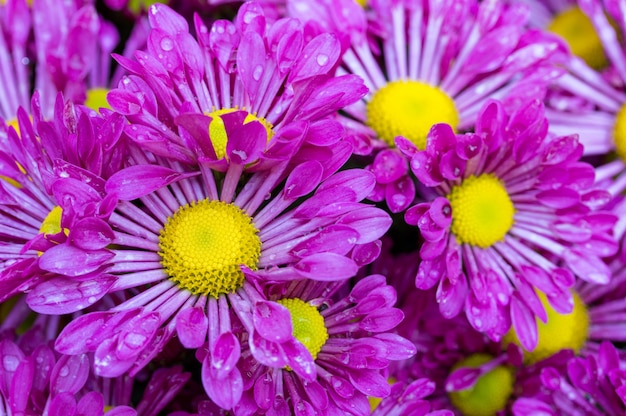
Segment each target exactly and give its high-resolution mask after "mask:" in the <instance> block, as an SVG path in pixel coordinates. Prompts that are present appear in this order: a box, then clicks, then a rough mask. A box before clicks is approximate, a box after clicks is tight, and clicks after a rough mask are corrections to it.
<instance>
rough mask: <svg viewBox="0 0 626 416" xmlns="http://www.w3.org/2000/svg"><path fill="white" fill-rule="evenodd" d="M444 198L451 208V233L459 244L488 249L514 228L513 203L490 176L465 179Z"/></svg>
mask: <svg viewBox="0 0 626 416" xmlns="http://www.w3.org/2000/svg"><path fill="white" fill-rule="evenodd" d="M447 198H448V200H449V201H450V206H451V207H452V225H451V227H450V230H451V231H452V234H454V236H455V237H456V239H457V241H458V242H459V244H470V245H473V246H478V247H481V248H487V247H490V246H492V245H493V244H495V243H496V242H498V241H500V240H502V239H503V238H504V236H505V235H506V233H507V232H508V231H509V230H510V229H511V227H512V226H513V216H514V215H515V208H514V207H513V202H512V201H511V198H510V197H509V194H508V193H507V191H506V189H505V188H504V185H503V184H502V183H501V182H500V180H499V179H498V178H496V177H495V176H493V175H491V174H482V175H480V176H470V177H468V178H466V179H464V180H463V183H462V184H461V185H458V186H455V187H453V188H452V190H451V191H450V194H448V197H447Z"/></svg>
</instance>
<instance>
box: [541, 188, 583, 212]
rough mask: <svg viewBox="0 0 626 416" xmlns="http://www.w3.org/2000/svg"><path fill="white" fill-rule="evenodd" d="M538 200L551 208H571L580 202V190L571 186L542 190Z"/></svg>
mask: <svg viewBox="0 0 626 416" xmlns="http://www.w3.org/2000/svg"><path fill="white" fill-rule="evenodd" d="M537 200H538V201H539V202H541V203H542V204H543V205H545V206H547V207H550V208H557V209H561V208H569V207H572V206H574V205H576V204H578V203H579V202H580V196H579V194H578V192H576V191H574V190H573V189H569V188H561V189H554V190H548V191H541V192H539V193H538V194H537Z"/></svg>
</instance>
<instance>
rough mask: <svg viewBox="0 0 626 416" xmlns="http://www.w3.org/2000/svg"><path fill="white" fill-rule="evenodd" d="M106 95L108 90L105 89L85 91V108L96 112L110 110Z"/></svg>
mask: <svg viewBox="0 0 626 416" xmlns="http://www.w3.org/2000/svg"><path fill="white" fill-rule="evenodd" d="M108 93H109V90H108V89H107V88H92V89H90V90H87V98H86V99H85V106H87V107H89V108H91V109H92V110H96V111H99V110H100V109H101V108H108V109H109V110H110V109H111V106H110V105H109V102H108V101H107V94H108Z"/></svg>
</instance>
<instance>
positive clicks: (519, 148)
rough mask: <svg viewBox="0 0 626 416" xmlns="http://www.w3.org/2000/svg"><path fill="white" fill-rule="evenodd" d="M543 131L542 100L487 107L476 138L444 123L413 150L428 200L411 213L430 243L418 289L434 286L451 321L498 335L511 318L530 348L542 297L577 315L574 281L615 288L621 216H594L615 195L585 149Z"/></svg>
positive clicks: (410, 217) (413, 162)
mask: <svg viewBox="0 0 626 416" xmlns="http://www.w3.org/2000/svg"><path fill="white" fill-rule="evenodd" d="M546 131H547V122H546V120H545V118H544V116H543V106H542V105H541V103H539V102H537V101H535V102H532V103H529V104H528V105H526V106H524V107H521V108H520V109H519V110H517V111H516V112H514V113H513V114H511V115H510V116H509V115H507V114H506V113H505V112H504V109H503V108H502V105H501V104H500V103H498V102H490V103H488V104H487V105H486V106H485V107H484V108H483V110H482V111H481V113H480V114H479V116H478V121H477V126H476V134H466V135H454V134H453V132H452V129H451V128H450V127H449V126H447V125H437V126H435V127H434V128H433V129H432V130H431V132H430V135H429V140H428V144H427V146H426V149H425V150H411V147H410V146H408V147H407V148H408V149H409V151H408V153H409V154H412V159H411V168H412V170H413V172H414V173H415V175H416V177H417V179H418V181H419V182H420V183H421V184H422V186H423V187H424V192H423V195H424V198H425V200H426V202H423V203H419V204H417V205H415V206H413V207H411V208H410V209H409V210H408V211H407V213H406V215H405V219H406V221H407V223H409V224H413V225H416V226H417V227H419V229H420V231H421V234H422V237H423V238H424V240H425V242H424V244H423V246H422V248H421V249H420V255H421V257H422V262H421V264H420V267H419V270H418V272H417V276H416V285H417V287H418V288H421V289H428V288H430V287H433V286H435V285H437V299H438V301H439V303H440V308H441V311H442V313H443V315H444V316H446V317H453V316H455V315H456V314H458V313H459V312H461V311H465V314H466V315H467V317H468V319H469V321H470V323H471V324H472V325H473V326H474V327H475V328H476V329H477V330H479V331H482V332H485V333H487V334H488V335H489V336H490V337H491V338H492V339H494V340H499V339H500V338H501V337H502V335H504V334H505V333H506V332H507V331H508V329H509V327H510V325H511V322H512V324H513V327H514V328H515V331H516V332H517V334H518V336H519V337H520V340H521V344H522V345H523V346H524V347H525V348H526V349H527V350H532V349H534V347H535V346H536V344H537V327H536V323H535V319H534V317H535V316H538V317H539V318H540V319H541V320H542V321H545V320H546V319H547V316H546V312H545V310H544V308H543V306H542V304H541V301H540V300H539V297H538V296H539V295H538V291H539V292H543V293H544V294H545V296H546V297H547V299H548V301H549V303H550V304H551V305H552V307H554V308H555V310H556V311H558V312H559V313H569V312H571V311H572V309H573V308H574V299H573V295H572V293H571V292H570V288H571V287H572V286H573V285H574V283H575V281H576V280H575V276H577V277H578V278H580V279H582V280H584V281H589V282H595V283H598V284H606V283H608V282H609V280H610V277H611V271H610V269H609V268H608V266H607V265H606V264H605V263H604V262H603V261H602V260H601V258H602V257H608V256H611V255H613V254H615V252H616V251H617V245H616V243H615V241H614V240H613V238H612V236H611V235H610V230H611V227H612V226H613V224H614V221H615V217H614V216H613V215H611V214H610V213H608V212H603V211H598V209H597V208H598V206H600V205H602V204H604V203H605V202H606V201H607V200H608V194H607V193H606V192H604V191H601V190H597V189H593V188H592V185H593V184H594V170H593V168H592V167H591V166H590V165H588V164H585V163H582V162H579V161H578V159H579V157H580V155H581V153H582V148H581V146H580V144H579V143H578V142H577V140H576V138H575V137H572V136H569V137H552V136H546ZM400 143H404V144H406V141H400ZM595 241H598V242H599V244H597V245H596V244H595Z"/></svg>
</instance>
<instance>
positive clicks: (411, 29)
mask: <svg viewBox="0 0 626 416" xmlns="http://www.w3.org/2000/svg"><path fill="white" fill-rule="evenodd" d="M369 7H370V10H369V11H368V13H371V15H368V17H367V19H366V14H365V11H364V10H363V8H362V7H361V6H359V5H358V4H357V3H356V2H355V1H353V0H343V1H340V2H308V1H305V0H291V1H289V2H288V8H289V12H290V14H291V15H295V16H297V17H300V18H301V19H303V20H310V21H309V23H308V24H309V26H314V27H318V28H319V30H332V31H336V32H338V33H340V34H343V40H344V42H345V43H346V51H345V53H344V54H343V56H342V61H341V67H340V69H339V71H338V73H339V74H342V73H349V74H356V75H359V76H360V77H362V78H363V79H364V81H365V85H366V86H367V87H368V88H369V93H368V94H367V95H366V96H365V97H364V98H363V99H362V100H361V101H359V102H358V103H356V104H355V105H353V106H350V107H347V108H346V109H345V112H346V113H347V114H348V116H347V117H345V118H344V120H343V121H344V123H345V124H346V125H347V126H349V127H350V128H351V129H352V130H353V131H354V132H355V134H354V135H355V137H356V138H359V139H360V140H359V139H357V141H358V142H359V143H361V148H360V152H361V153H363V154H367V153H371V152H372V151H373V150H374V151H375V152H374V160H373V162H372V164H371V165H370V166H369V169H371V170H372V172H374V174H375V175H376V179H377V183H378V187H377V188H376V190H375V192H374V193H373V194H372V195H371V196H370V198H371V199H373V200H376V201H382V200H385V201H386V202H387V205H388V206H389V208H390V209H391V211H393V212H400V211H403V210H404V209H406V208H407V207H408V206H409V205H410V204H411V203H412V202H413V197H414V194H415V188H414V185H413V183H412V181H411V179H410V177H409V176H408V172H409V170H408V164H407V161H406V158H404V157H403V156H402V153H401V152H398V151H397V150H396V149H395V142H394V140H395V138H396V136H403V137H405V138H406V139H408V140H409V141H411V142H412V143H413V144H414V145H415V146H417V147H418V148H419V149H422V150H423V149H424V148H425V146H426V135H427V133H428V131H429V130H430V128H431V127H432V126H433V125H434V124H435V123H447V124H449V125H451V126H452V128H453V129H454V130H458V131H467V130H472V129H473V128H474V125H475V121H476V115H477V113H478V111H479V109H480V108H481V106H482V105H483V103H484V102H485V101H486V100H487V99H488V98H498V99H502V100H504V101H505V105H506V107H507V108H508V109H514V108H515V107H516V106H517V105H518V104H519V102H520V101H522V100H523V99H527V98H528V97H530V98H535V97H536V96H537V95H539V96H542V94H543V91H544V89H545V87H546V83H547V81H548V80H550V79H551V78H552V77H554V76H556V75H558V73H559V71H558V70H555V69H554V68H552V67H551V64H549V61H550V59H551V56H552V55H553V54H554V53H555V52H556V51H558V50H559V42H558V41H555V40H554V39H550V38H549V37H547V36H544V35H543V34H542V33H540V32H538V31H534V30H531V31H527V30H526V28H525V23H526V19H527V10H526V9H525V8H524V7H522V6H519V5H516V6H507V5H504V4H503V3H501V2H499V1H497V0H495V1H487V2H478V1H466V2H463V3H462V4H458V3H457V2H454V1H448V2H433V1H426V0H420V1H410V2H407V1H391V0H375V1H371V2H369ZM368 19H369V23H367V21H368ZM379 48H380V49H379ZM381 149H382V150H381ZM378 150H380V151H378Z"/></svg>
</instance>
